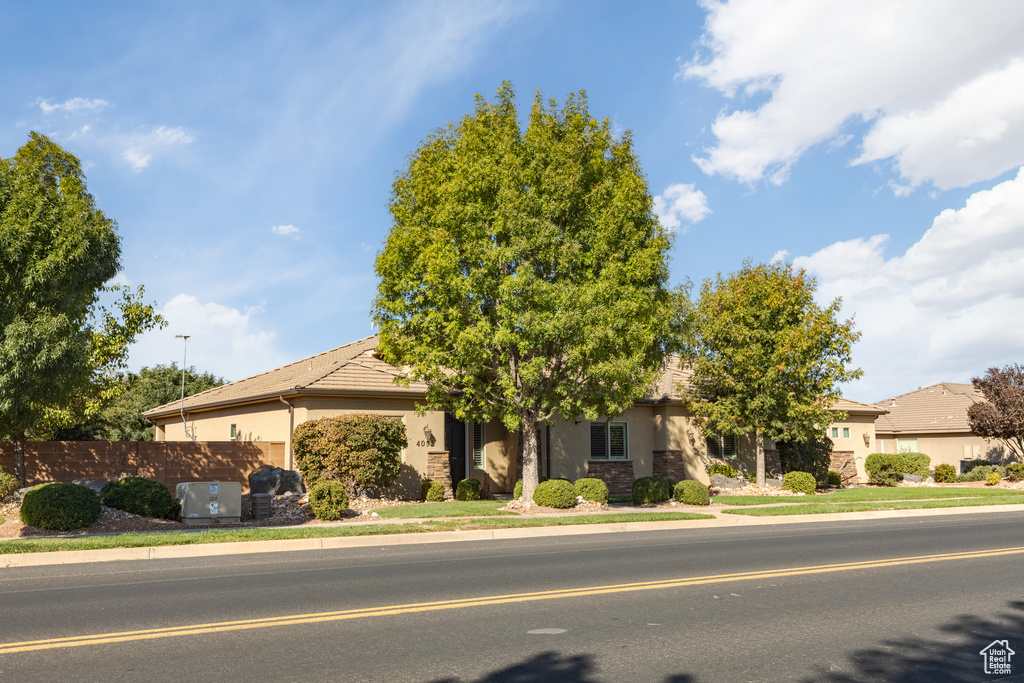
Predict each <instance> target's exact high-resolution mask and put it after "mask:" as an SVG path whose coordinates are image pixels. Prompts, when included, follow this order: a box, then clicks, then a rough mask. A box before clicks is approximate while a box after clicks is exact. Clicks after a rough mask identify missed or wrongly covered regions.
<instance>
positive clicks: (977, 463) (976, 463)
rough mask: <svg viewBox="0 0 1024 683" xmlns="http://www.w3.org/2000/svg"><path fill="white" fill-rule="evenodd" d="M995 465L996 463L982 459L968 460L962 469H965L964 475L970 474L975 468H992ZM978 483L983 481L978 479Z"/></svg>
mask: <svg viewBox="0 0 1024 683" xmlns="http://www.w3.org/2000/svg"><path fill="white" fill-rule="evenodd" d="M994 464H995V463H994V462H991V461H989V460H982V459H980V458H979V459H978V460H968V461H966V462H964V463H963V465H962V467H963V468H964V471H963V474H970V473H971V470H973V469H974V468H975V467H991V466H992V465H994ZM977 481H981V479H978V480H977Z"/></svg>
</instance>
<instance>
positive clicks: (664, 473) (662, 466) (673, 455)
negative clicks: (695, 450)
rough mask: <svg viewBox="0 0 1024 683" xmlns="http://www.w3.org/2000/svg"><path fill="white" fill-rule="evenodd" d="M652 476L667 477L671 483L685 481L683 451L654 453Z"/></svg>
mask: <svg viewBox="0 0 1024 683" xmlns="http://www.w3.org/2000/svg"><path fill="white" fill-rule="evenodd" d="M654 476H656V477H668V478H669V479H671V480H672V481H682V480H684V479H686V466H685V465H684V464H683V451H678V450H675V451H654Z"/></svg>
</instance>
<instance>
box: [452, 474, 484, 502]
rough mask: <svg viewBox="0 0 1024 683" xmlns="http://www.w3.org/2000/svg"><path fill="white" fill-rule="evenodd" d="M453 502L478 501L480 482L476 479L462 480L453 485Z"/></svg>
mask: <svg viewBox="0 0 1024 683" xmlns="http://www.w3.org/2000/svg"><path fill="white" fill-rule="evenodd" d="M455 500H480V482H479V480H477V479H463V480H462V481H460V482H459V483H458V484H456V485H455Z"/></svg>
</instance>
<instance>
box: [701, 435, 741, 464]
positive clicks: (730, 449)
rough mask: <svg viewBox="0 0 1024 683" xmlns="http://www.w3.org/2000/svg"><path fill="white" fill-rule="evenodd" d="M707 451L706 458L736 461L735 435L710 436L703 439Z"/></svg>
mask: <svg viewBox="0 0 1024 683" xmlns="http://www.w3.org/2000/svg"><path fill="white" fill-rule="evenodd" d="M705 445H706V446H707V449H708V457H709V458H713V459H715V460H735V459H736V435H735V434H712V435H711V436H709V437H707V439H705Z"/></svg>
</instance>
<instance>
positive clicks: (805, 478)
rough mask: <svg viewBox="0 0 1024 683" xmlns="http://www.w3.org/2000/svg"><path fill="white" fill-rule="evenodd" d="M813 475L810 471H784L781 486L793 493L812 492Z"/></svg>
mask: <svg viewBox="0 0 1024 683" xmlns="http://www.w3.org/2000/svg"><path fill="white" fill-rule="evenodd" d="M814 487H815V481H814V475H813V474H811V473H810V472H786V474H785V475H784V476H783V477H782V488H784V489H786V490H787V491H792V492H793V493H806V494H808V495H810V494H813V493H814Z"/></svg>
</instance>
